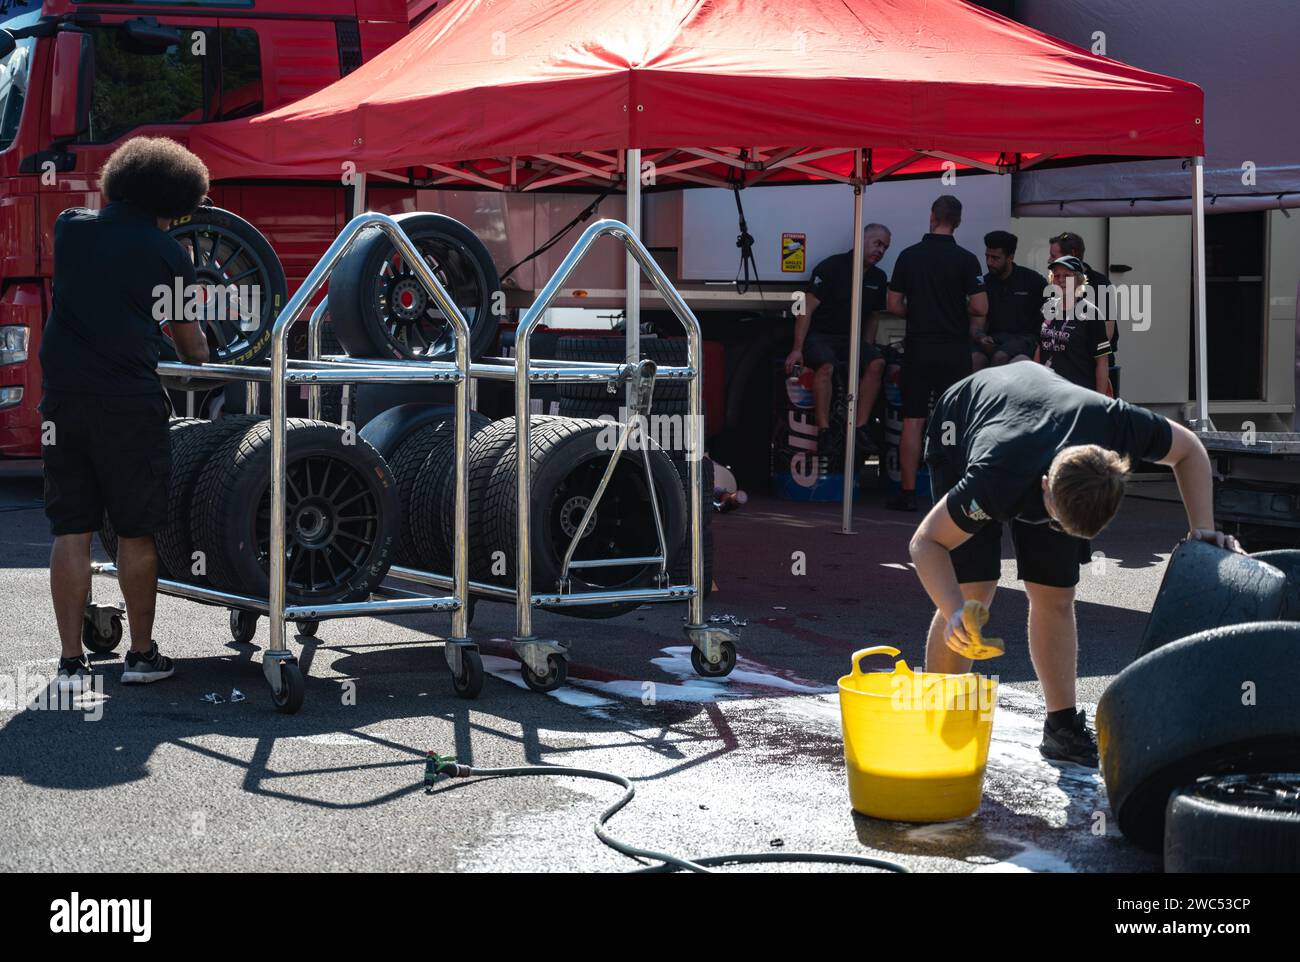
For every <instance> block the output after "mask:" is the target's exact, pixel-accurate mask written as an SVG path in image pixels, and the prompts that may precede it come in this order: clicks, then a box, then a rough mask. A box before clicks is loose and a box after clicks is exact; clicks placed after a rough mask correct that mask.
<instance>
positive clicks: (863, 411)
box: [854, 358, 885, 428]
mask: <svg viewBox="0 0 1300 962" xmlns="http://www.w3.org/2000/svg"><path fill="white" fill-rule="evenodd" d="M884 376H885V361H884V359H883V358H876V359H875V360H874V361H872V362H871V363H870V364H868V365H867V369H866V370H865V371H863V372H862V380H861V381H859V382H858V416H857V418H856V421H857V423H856V424H855V425H854V427H859V428H860V427H862V426H864V425H865V424H866V423H867V421H868V420H869V419H870V417H871V409H872V408H874V407H875V406H876V398H877V397H878V396H879V395H880V382H881V380H882V379H883V378H884Z"/></svg>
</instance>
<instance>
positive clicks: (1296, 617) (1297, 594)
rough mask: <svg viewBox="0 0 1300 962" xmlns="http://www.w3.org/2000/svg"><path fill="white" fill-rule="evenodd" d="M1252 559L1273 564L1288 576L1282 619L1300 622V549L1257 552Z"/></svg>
mask: <svg viewBox="0 0 1300 962" xmlns="http://www.w3.org/2000/svg"><path fill="white" fill-rule="evenodd" d="M1251 557H1252V558H1254V559H1255V560H1256V561H1263V562H1265V563H1266V564H1271V565H1272V566H1273V567H1274V568H1276V569H1277V570H1278V571H1280V572H1282V574H1284V575H1286V592H1285V595H1286V600H1285V601H1284V602H1283V604H1282V615H1281V617H1282V618H1283V619H1284V620H1285V621H1300V549H1297V548H1285V549H1281V550H1278V551H1257V552H1255V554H1253V555H1251Z"/></svg>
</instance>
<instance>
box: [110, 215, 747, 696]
mask: <svg viewBox="0 0 1300 962" xmlns="http://www.w3.org/2000/svg"><path fill="white" fill-rule="evenodd" d="M371 227H377V228H379V229H380V230H383V231H384V232H385V233H386V234H387V235H388V237H389V239H390V240H391V241H392V242H393V245H394V246H395V247H396V248H397V250H398V252H399V253H400V254H401V256H402V258H403V259H404V260H405V261H406V263H408V264H410V265H411V267H412V269H413V270H414V272H415V275H416V277H417V278H418V279H419V281H420V283H421V284H422V285H423V286H424V288H425V290H426V291H427V292H428V293H429V295H430V296H431V297H432V298H433V299H434V302H435V303H436V304H437V305H438V308H439V309H440V310H441V311H442V313H443V315H444V316H445V317H447V318H448V319H449V320H450V321H451V323H452V325H453V326H454V329H455V332H456V359H455V360H454V361H417V360H399V359H362V358H353V357H347V356H341V355H338V356H327V357H322V356H321V352H320V342H321V324H322V321H323V318H324V316H325V312H326V310H327V302H326V301H322V303H321V304H320V305H319V306H318V307H317V308H316V310H315V311H314V312H313V313H312V315H311V317H310V320H309V324H308V345H309V350H308V354H309V356H308V357H307V358H306V359H296V358H290V357H289V356H288V341H289V332H290V330H291V329H292V328H293V326H294V324H295V323H296V322H297V321H298V319H299V318H300V317H301V316H302V315H303V313H304V311H305V310H306V307H307V305H308V304H309V303H310V302H311V300H312V298H314V297H315V295H316V293H317V292H318V291H319V290H320V288H321V287H322V285H323V284H324V283H325V280H326V279H327V278H328V277H329V274H330V272H331V271H332V270H333V269H334V268H335V266H336V265H337V264H338V262H339V260H340V259H341V258H342V257H343V255H344V254H345V253H346V252H347V250H348V249H349V248H350V247H351V245H352V244H353V242H354V241H355V240H356V238H357V236H358V235H359V234H360V233H361V231H363V230H365V229H367V228H371ZM605 236H611V237H613V238H615V239H616V240H618V241H620V242H622V244H623V245H624V247H625V248H626V249H627V252H628V253H629V254H630V255H631V256H632V257H633V258H634V259H635V261H636V262H637V264H638V265H639V266H640V268H641V270H642V271H643V272H644V273H645V274H646V275H647V276H648V277H649V279H650V282H651V284H652V285H653V286H654V288H655V289H656V290H657V291H658V292H659V294H660V295H661V296H662V297H663V299H664V302H665V303H666V304H667V305H668V307H669V309H670V310H671V311H672V312H673V314H674V315H675V316H676V317H677V319H678V320H679V321H680V322H681V323H682V325H683V327H684V328H685V329H686V336H687V342H688V351H689V354H688V366H686V367H674V368H658V369H656V367H655V365H654V363H653V362H652V361H647V360H642V361H640V362H639V363H636V364H632V363H625V364H600V363H591V362H578V361H559V360H547V359H532V358H531V356H530V350H529V338H530V336H531V334H532V333H533V331H534V329H535V328H536V327H537V325H538V324H539V322H540V320H541V318H542V317H543V316H544V314H545V312H546V310H547V308H548V307H549V306H550V304H551V303H552V302H553V301H554V300H555V298H556V297H557V296H558V294H559V292H560V290H561V288H562V287H563V285H564V283H565V281H566V280H567V279H568V278H569V276H570V275H571V274H572V272H573V270H574V268H575V267H576V266H577V265H578V263H579V262H580V261H581V260H582V258H583V257H584V256H586V254H587V252H588V251H589V250H590V249H591V247H592V245H593V244H595V242H596V241H597V240H599V239H600V238H602V237H605ZM628 336H629V338H630V337H631V332H629V333H628ZM701 340H702V339H701V333H700V324H699V321H698V319H697V318H696V317H695V315H694V313H692V311H691V309H690V308H689V307H688V306H687V304H686V302H685V301H684V300H683V299H682V297H681V294H680V293H679V292H678V291H677V290H676V288H674V287H673V285H672V283H671V282H670V281H669V280H668V278H667V276H666V275H665V274H664V273H663V271H662V270H661V269H660V267H659V265H658V264H656V263H655V261H654V259H653V258H652V257H651V256H650V253H649V252H648V251H647V250H646V249H645V247H644V246H643V245H642V244H641V242H640V241H639V240H638V239H637V238H636V237H635V235H634V234H633V233H632V231H631V229H630V228H628V227H627V225H626V224H623V223H621V222H619V221H616V220H608V219H606V220H600V221H597V222H595V223H593V224H591V225H590V226H589V227H588V228H587V229H586V230H585V231H584V232H583V234H582V236H581V237H580V238H579V240H578V242H577V243H576V244H575V245H574V247H573V249H572V250H571V251H570V252H569V253H568V255H567V256H566V257H565V258H564V260H563V262H562V263H561V264H560V266H559V268H558V269H557V270H556V271H555V273H554V275H553V276H552V277H551V279H550V280H549V281H548V282H547V284H546V286H545V287H544V288H543V289H542V291H541V293H540V295H539V296H538V298H537V300H536V301H535V303H534V304H533V305H532V306H531V307H530V308H529V309H528V310H527V311H526V312H525V314H524V316H523V318H522V319H521V321H520V322H519V327H518V333H517V335H516V356H515V357H514V358H484V359H482V360H481V361H480V362H471V360H470V357H469V323H468V321H466V319H465V317H464V315H463V314H461V312H460V310H459V309H458V308H457V306H456V304H455V303H454V302H453V301H452V299H451V297H450V295H449V294H448V293H447V291H446V290H445V289H444V288H443V286H442V285H441V283H440V282H439V281H438V279H437V277H435V276H434V274H433V272H432V271H431V270H430V269H429V267H428V265H427V264H426V263H425V261H424V258H423V257H422V256H421V255H420V254H419V252H418V250H417V249H416V248H415V246H414V244H412V242H411V240H410V238H409V237H407V235H406V234H405V233H404V232H403V231H402V229H401V228H400V227H399V226H398V224H397V222H396V221H394V220H393V219H392V218H391V217H389V216H387V215H385V214H379V213H374V212H369V213H363V214H359V215H358V216H356V217H354V218H353V219H352V220H351V221H350V222H349V223H348V225H347V226H346V227H345V228H344V229H343V231H342V233H340V234H339V236H338V237H337V238H336V239H335V240H334V242H333V243H332V244H331V245H330V247H329V249H328V250H327V251H326V252H325V254H324V255H323V256H322V257H321V259H320V261H319V262H318V263H317V264H316V266H315V267H314V268H312V270H311V272H310V273H309V274H308V275H307V278H306V279H305V280H304V281H303V283H302V285H301V286H300V287H299V288H298V290H297V292H296V293H295V294H294V295H293V297H291V298H290V299H289V301H288V303H287V304H286V305H285V307H284V309H283V310H282V311H281V313H280V315H279V317H278V318H277V319H276V321H275V326H274V328H273V332H272V338H271V363H270V366H269V367H258V366H247V365H245V366H239V365H215V364H204V365H191V364H181V363H161V364H159V366H158V370H159V372H160V373H164V374H168V375H173V376H182V377H184V376H191V377H192V376H196V375H198V376H202V377H203V378H205V379H221V380H233V381H244V382H247V398H248V410H249V411H250V412H253V411H255V410H256V407H257V392H258V385H259V384H261V383H269V384H270V387H271V391H270V393H271V410H270V422H271V519H270V522H271V524H270V527H271V530H270V536H271V544H270V572H269V574H270V591H269V596H268V597H266V598H259V597H253V596H250V595H243V594H237V593H232V592H227V591H221V590H218V589H215V588H210V587H205V586H200V585H192V584H187V583H184V582H180V581H174V580H170V579H159V582H158V590H159V591H160V592H161V593H162V594H165V595H169V596H172V597H177V598H185V599H188V600H190V601H196V602H199V603H201V604H207V605H214V606H219V607H225V608H228V609H230V628H231V635H232V637H233V638H234V639H235V640H236V641H248V640H251V638H252V636H253V631H254V629H255V625H256V619H257V617H259V616H260V615H266V616H267V619H268V622H269V625H270V640H269V642H268V644H267V647H266V649H265V650H264V651H263V653H262V671H263V674H264V675H265V676H266V680H267V682H268V684H269V686H270V688H271V697H272V701H273V702H274V704H275V707H276V708H277V710H279V711H281V712H284V713H288V714H292V713H294V712H296V711H298V709H299V708H301V707H302V704H303V699H304V694H305V682H304V678H303V674H302V669H301V668H300V667H299V665H298V659H297V658H296V656H295V655H294V654H293V653H292V652H291V651H290V650H289V647H288V643H287V636H286V623H288V622H293V623H294V624H295V625H297V627H298V632H299V633H300V634H302V635H305V636H311V635H314V634H315V633H316V629H317V626H318V625H319V623H320V622H321V621H325V620H330V619H334V618H349V617H356V616H364V615H393V614H415V613H425V612H450V613H451V619H452V626H451V634H450V637H448V638H446V640H445V644H444V652H445V655H446V658H447V664H448V667H449V668H450V669H451V673H452V679H453V685H454V688H455V690H456V693H457V694H458V695H461V696H462V697H466V698H473V697H476V696H477V695H478V693H479V691H480V690H481V688H482V685H483V678H484V671H483V660H482V657H481V656H480V654H479V650H478V645H477V644H476V643H475V642H474V641H473V640H472V639H471V638H470V637H469V610H470V605H471V597H472V595H482V596H485V597H492V598H496V599H499V600H503V601H510V602H513V603H514V605H515V627H516V630H515V635H514V637H513V638H512V646H513V647H514V650H515V652H516V653H517V654H518V656H519V657H520V659H521V661H522V662H523V674H524V680H525V681H526V682H527V683H528V685H529V687H530V688H533V689H534V690H539V691H550V690H553V689H555V688H558V687H559V686H560V685H562V684H563V683H564V680H565V678H566V677H567V661H568V654H569V645H568V644H567V643H565V642H562V641H558V640H554V639H543V638H538V637H537V636H536V635H535V634H534V633H533V621H532V615H533V611H532V609H533V608H534V607H541V606H545V607H548V608H557V607H558V608H563V607H566V606H573V605H596V604H602V603H618V602H642V603H662V602H681V601H685V602H687V606H688V616H687V624H686V626H685V627H684V629H683V630H684V632H685V633H686V636H687V639H688V640H689V641H690V643H691V647H692V651H691V661H692V664H693V665H694V667H695V669H696V671H698V672H699V673H700V674H702V675H705V676H706V677H714V678H720V677H723V676H725V675H727V674H729V673H730V672H731V670H732V668H733V667H734V666H735V663H736V642H737V641H738V640H739V639H738V637H737V635H736V634H734V633H733V632H731V631H729V630H727V629H725V628H721V627H717V626H713V625H708V624H706V623H705V620H704V592H703V580H704V562H703V545H702V531H703V516H702V511H703V507H702V490H701V489H702V485H703V475H702V471H701V466H700V457H701V455H702V451H703V437H702V431H701V417H700V415H701V411H702V391H701V379H700V376H699V371H700V368H701V364H702V357H703V355H702V344H701ZM472 378H480V379H489V380H500V381H513V382H514V384H515V415H516V432H517V433H516V444H517V450H518V451H519V452H528V451H529V439H530V438H529V436H530V431H529V413H530V404H529V399H530V388H531V385H532V384H533V383H541V384H557V383H593V382H594V383H604V384H607V385H609V388H610V390H611V391H613V390H614V389H615V387H616V386H617V385H619V384H624V383H630V384H631V385H632V389H633V394H634V396H635V398H636V401H635V402H634V409H633V413H634V414H637V413H640V414H644V413H646V412H647V411H648V409H649V398H650V394H651V390H652V387H653V383H654V381H655V380H656V379H660V378H663V379H669V380H685V381H689V382H690V388H689V390H688V392H687V394H688V398H689V400H688V407H687V411H688V417H687V425H688V427H687V432H688V435H687V436H688V442H687V443H688V445H689V447H688V451H689V453H690V459H689V464H690V471H689V475H690V484H689V489H690V493H689V495H688V501H689V512H690V513H689V529H688V530H689V536H688V541H689V544H690V559H691V560H690V584H688V585H678V586H674V585H671V584H669V579H668V576H667V565H668V548H669V546H667V545H666V544H665V542H664V536H663V525H662V523H661V521H660V518H659V509H658V504H657V499H656V497H655V494H654V490H655V489H654V484H653V479H652V477H651V474H650V463H649V455H648V452H647V453H646V454H645V456H644V458H643V460H644V463H645V468H646V476H647V481H648V482H649V489H650V493H651V495H650V501H651V507H652V510H653V512H654V515H655V519H654V520H655V529H656V532H657V534H658V538H659V552H658V554H657V555H654V556H647V557H638V558H609V559H605V558H602V559H595V560H582V561H578V560H574V559H573V553H574V549H575V548H576V546H577V542H578V540H579V539H580V538H581V537H582V535H583V534H584V532H586V530H587V525H588V522H589V521H590V519H591V517H592V515H594V513H595V510H596V507H597V505H598V503H599V501H600V498H601V495H602V494H603V493H604V490H605V487H606V485H607V484H608V482H609V480H610V478H611V477H612V475H613V472H614V468H615V466H616V464H617V462H618V460H619V458H620V457H621V456H622V455H623V453H624V452H625V450H626V448H627V445H628V440H629V437H630V436H631V434H632V432H633V430H634V429H635V424H636V422H637V421H638V420H639V419H638V418H636V417H630V418H629V419H628V421H627V422H625V423H624V424H623V425H621V430H620V433H619V442H618V445H617V447H616V448H615V450H614V451H613V452H612V453H611V456H610V460H609V463H608V464H607V465H606V468H605V472H604V475H603V477H602V479H601V481H600V483H599V485H598V487H597V489H596V492H595V494H594V495H593V497H592V500H591V503H590V504H589V505H588V506H587V507H586V510H585V514H584V516H583V518H582V522H581V523H580V524H579V525H578V526H577V528H576V531H575V532H574V535H573V538H572V541H571V542H570V544H569V546H568V550H567V552H566V555H565V558H564V566H563V568H562V578H561V583H560V584H559V585H556V586H553V587H550V590H546V591H540V592H535V591H534V587H533V583H532V582H533V579H532V558H531V551H530V549H531V545H532V539H531V538H530V532H531V530H532V518H531V506H532V499H531V490H532V486H531V465H530V459H529V458H528V457H526V456H520V457H517V458H516V463H517V465H518V479H517V483H518V488H517V491H516V497H517V502H516V510H517V531H516V533H517V554H516V579H515V587H514V588H513V589H511V588H508V587H504V586H501V585H494V584H487V583H483V582H477V581H476V582H471V581H470V580H469V551H468V544H469V531H468V528H469V495H468V460H469V457H468V456H469V411H470V400H469V399H470V381H471V379H472ZM361 383H405V384H412V383H420V384H426V383H428V384H452V385H454V387H455V401H454V407H455V421H456V426H455V435H454V445H455V452H454V455H455V456H454V464H455V476H454V480H455V498H454V508H453V511H454V524H453V530H454V533H455V539H454V541H455V543H454V545H453V551H452V557H453V561H452V570H451V572H450V574H443V573H440V572H431V571H422V570H418V569H415V568H408V567H402V566H393V567H392V568H391V569H390V570H389V572H388V579H389V580H394V581H402V582H406V583H408V584H412V585H415V586H416V587H415V588H399V587H392V586H389V585H388V584H384V585H381V586H380V587H379V588H377V589H376V590H375V591H374V592H373V593H372V595H371V597H370V598H369V599H368V600H365V601H355V602H347V603H340V604H304V605H290V604H288V603H287V596H286V570H285V568H286V545H287V540H288V539H287V536H286V520H287V519H286V516H285V515H286V508H285V493H286V482H285V479H286V471H287V450H286V437H287V412H286V394H285V392H286V390H287V389H288V387H289V386H290V385H306V386H308V388H309V400H308V414H309V416H310V417H312V418H318V417H319V412H320V387H321V386H322V385H335V384H337V385H343V386H345V387H347V386H349V385H353V384H361ZM643 447H644V446H643ZM404 520H405V519H403V521H404ZM627 564H658V566H659V578H658V586H657V587H646V588H639V589H619V590H607V591H584V592H572V591H569V590H567V587H568V581H567V575H568V572H569V571H572V570H575V569H579V568H583V567H602V566H614V565H627ZM94 571H95V573H96V574H100V575H106V576H110V577H116V576H117V567H116V565H113V564H106V563H96V564H95V566H94ZM548 587H549V586H548ZM429 588H437V589H441V590H444V591H449V592H450V593H449V594H445V595H436V594H431V593H429V591H428V589H429ZM122 614H123V611H122V609H121V608H120V607H118V606H114V605H103V604H95V603H94V602H93V600H88V602H87V607H86V630H85V636H86V638H87V639H88V647H91V648H92V650H96V651H108V650H111V649H112V647H113V646H114V645H115V644H116V643H117V639H118V638H120V636H121V620H120V619H121V615H122ZM113 635H116V638H114V637H112V636H113ZM89 642H94V644H90V643H89ZM96 645H98V647H96Z"/></svg>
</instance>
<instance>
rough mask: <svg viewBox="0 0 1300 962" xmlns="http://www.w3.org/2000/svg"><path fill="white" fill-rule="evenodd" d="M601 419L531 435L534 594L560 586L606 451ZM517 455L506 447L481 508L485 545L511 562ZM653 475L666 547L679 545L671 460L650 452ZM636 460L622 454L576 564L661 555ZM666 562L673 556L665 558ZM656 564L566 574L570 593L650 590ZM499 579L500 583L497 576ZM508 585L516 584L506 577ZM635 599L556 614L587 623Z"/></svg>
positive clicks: (681, 507) (681, 512)
mask: <svg viewBox="0 0 1300 962" xmlns="http://www.w3.org/2000/svg"><path fill="white" fill-rule="evenodd" d="M608 427H609V425H608V423H606V422H602V421H579V420H573V419H569V418H556V419H555V420H553V421H551V422H549V423H547V424H542V425H539V426H538V428H537V430H536V431H534V432H532V435H531V437H530V441H531V451H530V452H529V454H530V457H531V460H532V475H531V478H532V519H533V526H532V532H531V537H532V539H533V541H532V545H531V546H530V553H531V555H532V564H533V591H534V592H535V593H536V592H548V591H556V590H558V589H559V587H560V584H559V581H560V569H561V566H562V563H563V560H564V553H565V551H566V549H567V547H568V544H569V541H570V539H571V538H572V537H573V535H574V534H575V533H576V532H577V531H578V529H579V525H580V524H581V522H582V516H583V512H584V510H585V508H586V506H587V505H588V504H589V503H590V500H591V496H592V495H593V494H594V493H595V491H596V486H597V484H598V483H599V482H600V479H601V476H602V474H603V473H604V470H605V466H606V465H607V464H608V461H609V453H610V452H609V450H608V449H607V448H606V447H605V441H604V439H603V437H602V436H603V435H604V433H605V432H606V431H607V429H608ZM518 455H519V452H518V450H517V449H516V447H515V446H514V445H511V446H510V447H509V448H507V449H506V451H505V452H504V453H503V454H502V456H501V459H500V460H499V461H498V462H497V464H496V467H495V468H494V469H493V471H492V478H491V480H490V481H489V482H488V493H487V500H486V503H485V506H484V520H485V522H486V527H487V534H488V541H489V542H490V543H492V544H497V545H501V546H504V550H505V551H506V552H507V557H508V558H513V557H514V545H515V543H516V542H515V524H516V506H515V495H516V490H517V485H516V483H515V482H516V474H515V472H516V469H517V467H516V466H517V462H516V458H517V457H518ZM650 455H651V457H650V463H651V474H652V477H653V478H654V485H655V495H656V497H657V499H658V503H659V511H660V517H661V519H662V523H663V529H664V541H665V544H666V546H667V550H668V551H669V552H671V551H672V550H673V548H674V547H675V546H677V545H680V544H681V542H682V538H683V531H684V528H685V523H686V521H685V517H686V498H685V496H684V495H683V493H682V485H681V481H680V479H679V478H678V476H677V472H676V471H675V470H674V469H673V464H672V461H671V460H670V459H669V457H668V455H667V454H665V453H664V452H663V451H662V450H660V449H659V448H657V447H655V448H652V449H651V451H650ZM639 460H640V459H639V457H638V458H636V459H632V458H628V457H623V458H621V459H620V460H619V464H618V466H617V467H616V468H615V470H614V474H613V476H612V477H611V479H610V482H609V485H608V487H607V488H606V489H605V492H604V494H603V495H602V497H601V500H600V504H599V506H598V507H597V509H596V514H595V515H594V516H593V518H592V520H591V522H590V523H589V525H588V528H587V530H586V531H585V532H584V534H583V537H582V538H581V539H580V540H579V541H578V547H577V550H576V551H575V553H574V556H573V557H574V559H575V560H584V559H595V558H608V557H636V556H644V555H651V554H654V553H656V551H657V550H658V546H657V541H658V539H657V534H656V530H655V524H654V519H653V517H652V514H651V509H650V500H649V488H648V487H647V485H646V478H645V471H644V468H643V467H642V465H641V464H640V463H639ZM669 557H671V554H670V555H669ZM658 573H659V566H658V565H649V564H641V565H620V566H617V567H608V568H582V569H578V570H576V571H570V573H569V590H570V591H571V592H573V593H579V592H585V591H600V590H606V589H630V588H643V587H648V586H654V585H655V583H656V576H657V575H658ZM496 580H498V581H501V580H503V579H499V578H498V579H496ZM510 580H513V578H512V579H510ZM638 605H639V603H638V602H623V603H614V604H600V605H584V606H578V607H560V606H557V607H556V608H555V609H554V610H556V611H558V612H561V613H564V614H570V615H577V616H579V617H584V618H612V617H616V616H617V615H620V614H623V613H625V612H627V611H631V610H633V609H635V608H637V607H638Z"/></svg>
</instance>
